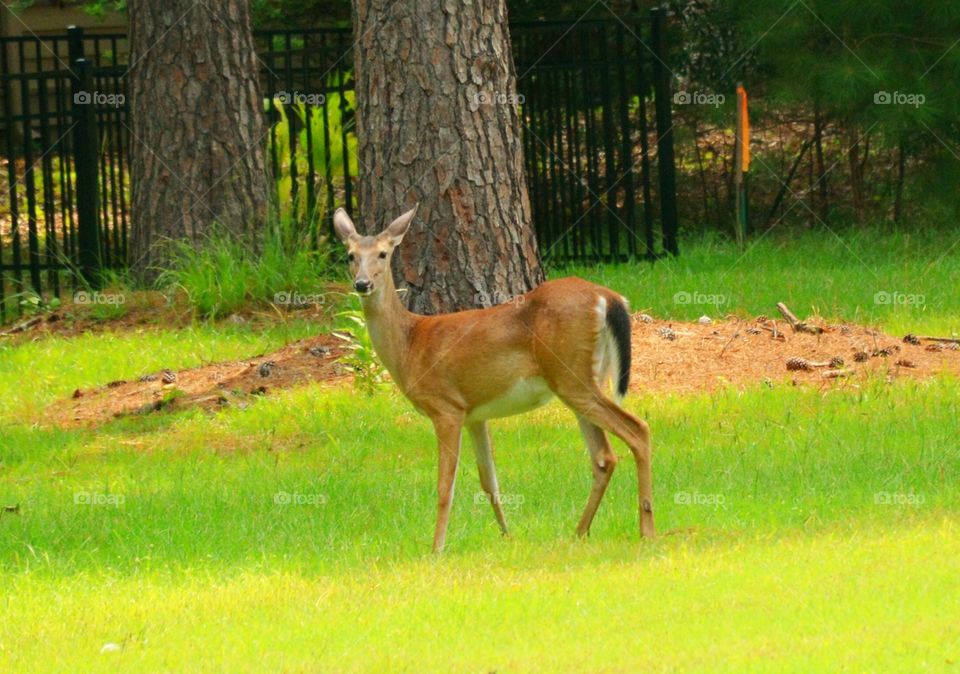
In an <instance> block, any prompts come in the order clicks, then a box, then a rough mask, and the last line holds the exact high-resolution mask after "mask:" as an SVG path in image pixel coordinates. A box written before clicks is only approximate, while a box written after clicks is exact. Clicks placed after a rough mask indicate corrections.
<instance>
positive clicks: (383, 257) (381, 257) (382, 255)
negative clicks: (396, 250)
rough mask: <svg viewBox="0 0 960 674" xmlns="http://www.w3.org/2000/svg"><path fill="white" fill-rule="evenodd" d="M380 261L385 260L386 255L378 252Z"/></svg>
mask: <svg viewBox="0 0 960 674" xmlns="http://www.w3.org/2000/svg"><path fill="white" fill-rule="evenodd" d="M380 259H381V260H386V259H387V254H386V253H385V252H384V251H380Z"/></svg>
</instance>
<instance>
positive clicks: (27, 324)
mask: <svg viewBox="0 0 960 674" xmlns="http://www.w3.org/2000/svg"><path fill="white" fill-rule="evenodd" d="M42 320H43V316H34V317H33V318H30V319H28V320H26V321H24V322H23V323H17V324H16V325H15V326H13V327H12V328H10V329H9V330H5V331H4V332H0V337H6V336H7V335H15V334H17V333H18V332H23V331H24V330H29V329H30V328H32V327H33V326H35V325H36V324H37V323H39V322H40V321H42Z"/></svg>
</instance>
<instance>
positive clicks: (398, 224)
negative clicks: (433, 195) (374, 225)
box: [380, 203, 420, 246]
mask: <svg viewBox="0 0 960 674" xmlns="http://www.w3.org/2000/svg"><path fill="white" fill-rule="evenodd" d="M419 207H420V204H419V203H418V204H415V205H414V207H413V208H411V209H410V210H409V211H407V212H406V213H404V214H403V215H401V216H400V217H399V218H397V219H396V220H394V221H393V222H391V223H390V226H389V227H387V228H386V229H385V230H383V233H382V234H381V235H380V236H383V237H386V238H387V239H389V241H390V243H391V244H392V245H394V246H398V245H400V242H401V241H403V235H404V234H406V233H407V230H408V229H409V228H410V223H411V222H413V218H414V216H415V215H416V214H417V209H418V208H419Z"/></svg>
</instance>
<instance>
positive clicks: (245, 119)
mask: <svg viewBox="0 0 960 674" xmlns="http://www.w3.org/2000/svg"><path fill="white" fill-rule="evenodd" d="M129 16H130V43H131V54H130V60H131V64H132V67H131V72H130V74H129V75H128V77H129V78H130V82H129V85H128V91H129V93H130V109H131V116H132V129H131V130H132V133H131V154H132V160H131V173H132V183H133V185H132V192H133V194H132V203H131V226H132V232H131V260H130V262H131V267H132V269H133V270H134V272H135V273H136V274H137V275H138V276H140V277H141V278H144V279H147V280H149V279H151V278H154V277H155V276H156V274H157V272H158V270H159V269H162V268H163V267H166V266H168V265H169V262H170V259H169V255H170V250H169V246H167V245H166V243H167V242H168V241H171V240H180V241H183V240H186V241H188V242H190V243H192V244H197V245H202V243H203V241H204V238H205V236H206V235H208V234H209V233H210V232H211V231H212V230H211V228H212V227H217V228H218V229H219V230H220V231H223V232H225V233H228V234H229V235H231V236H233V237H236V238H237V239H238V240H241V241H243V242H245V243H247V244H248V245H250V246H251V247H252V248H254V249H255V248H256V246H257V244H258V241H259V238H260V235H261V233H262V229H263V228H262V225H263V221H264V218H265V217H266V211H267V176H266V170H265V152H264V147H263V144H264V133H265V132H264V119H263V118H264V114H263V99H262V97H261V94H260V83H259V76H258V63H257V57H256V52H255V49H254V44H253V34H252V32H251V28H250V7H249V0H221V2H217V3H203V2H199V3H198V2H195V1H194V0H165V1H164V2H156V1H155V0H130V4H129Z"/></svg>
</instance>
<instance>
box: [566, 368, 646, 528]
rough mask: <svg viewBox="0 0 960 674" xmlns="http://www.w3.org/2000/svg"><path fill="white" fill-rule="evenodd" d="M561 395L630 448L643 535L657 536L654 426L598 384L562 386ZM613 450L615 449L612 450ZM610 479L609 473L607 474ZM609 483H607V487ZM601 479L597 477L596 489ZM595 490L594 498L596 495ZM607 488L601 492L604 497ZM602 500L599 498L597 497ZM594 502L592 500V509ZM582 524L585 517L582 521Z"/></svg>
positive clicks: (587, 417) (582, 413)
mask: <svg viewBox="0 0 960 674" xmlns="http://www.w3.org/2000/svg"><path fill="white" fill-rule="evenodd" d="M557 395H558V396H559V397H560V399H561V400H563V402H564V403H566V404H567V406H568V407H570V408H571V409H573V411H574V412H576V413H577V414H578V415H579V416H582V417H584V418H585V419H587V421H589V422H591V423H593V424H595V425H596V426H599V427H600V428H602V429H603V430H605V431H608V432H609V433H613V434H614V435H616V436H617V437H618V438H620V439H621V440H623V442H624V443H626V445H627V447H629V448H630V451H631V453H632V454H633V458H634V459H635V460H636V462H637V486H638V501H639V511H640V517H639V519H640V535H641V536H644V537H650V538H652V537H654V536H655V535H656V527H655V526H654V522H653V475H652V470H651V466H650V458H651V457H650V454H651V452H650V428H649V427H648V426H647V424H646V423H645V422H644V421H641V420H640V419H638V418H637V417H635V416H633V415H632V414H630V413H629V412H627V411H626V410H625V409H623V408H622V407H620V406H619V405H617V404H616V403H615V402H613V401H612V400H610V399H609V398H608V397H607V396H605V395H604V394H603V392H602V391H600V389H599V388H598V387H597V386H593V387H584V386H575V387H572V388H568V389H566V390H564V388H563V387H559V390H557ZM611 454H612V452H611ZM607 481H609V477H607ZM605 486H606V485H605V484H604V487H605ZM596 487H597V480H596V479H595V481H594V489H596ZM592 496H593V495H592V494H591V498H592ZM602 496H603V492H602V491H601V492H600V497H602ZM597 500H598V502H599V498H598V499H597ZM591 505H592V504H591V503H588V504H587V508H588V512H585V513H584V516H585V517H586V515H587V514H589V508H590V506H591ZM581 524H582V521H581Z"/></svg>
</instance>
